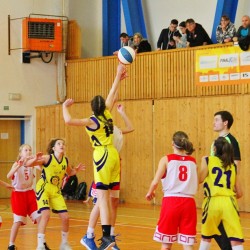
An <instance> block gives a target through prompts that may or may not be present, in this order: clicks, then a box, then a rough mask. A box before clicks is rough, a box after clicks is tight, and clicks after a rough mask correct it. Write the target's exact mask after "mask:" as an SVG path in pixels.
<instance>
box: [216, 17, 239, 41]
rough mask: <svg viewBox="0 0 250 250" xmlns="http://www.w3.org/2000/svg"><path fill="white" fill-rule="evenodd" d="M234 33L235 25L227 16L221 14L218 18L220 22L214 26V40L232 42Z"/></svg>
mask: <svg viewBox="0 0 250 250" xmlns="http://www.w3.org/2000/svg"><path fill="white" fill-rule="evenodd" d="M235 34H236V29H235V26H234V24H233V23H232V22H230V19H229V17H228V16H226V15H223V16H222V17H221V20H220V24H219V25H218V26H217V28H216V40H217V42H218V43H228V42H232V40H233V37H234V36H235Z"/></svg>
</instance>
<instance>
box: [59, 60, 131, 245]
mask: <svg viewBox="0 0 250 250" xmlns="http://www.w3.org/2000/svg"><path fill="white" fill-rule="evenodd" d="M126 77H127V73H126V68H125V66H124V65H123V64H118V67H117V73H116V77H115V79H114V82H113V84H112V87H111V89H110V91H109V94H108V96H107V99H106V100H105V99H104V98H103V97H102V96H100V95H98V96H95V97H94V98H93V99H92V101H91V108H92V111H93V115H91V116H90V117H89V118H84V119H76V118H72V117H71V115H70V113H69V110H68V107H70V106H71V105H72V104H73V103H74V101H73V100H72V99H67V100H66V101H65V102H64V103H63V117H64V120H65V123H66V124H68V125H74V126H85V127H86V132H87V134H88V135H89V138H90V142H91V144H92V146H93V148H94V152H93V165H94V180H95V184H96V189H97V197H98V202H99V208H100V217H101V224H102V231H103V237H102V239H101V245H100V247H99V249H101V250H104V249H108V248H109V247H113V246H114V245H115V241H114V239H113V238H112V237H111V236H110V230H111V212H110V198H109V196H110V193H109V190H115V189H116V186H118V185H119V183H120V159H119V154H118V152H117V150H116V148H115V147H114V145H113V129H114V125H113V120H112V116H111V113H110V109H111V108H112V107H113V105H114V102H115V100H116V96H117V92H118V88H119V83H120V80H122V79H124V78H126Z"/></svg>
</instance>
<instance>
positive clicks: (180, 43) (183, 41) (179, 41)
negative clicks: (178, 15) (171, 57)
mask: <svg viewBox="0 0 250 250" xmlns="http://www.w3.org/2000/svg"><path fill="white" fill-rule="evenodd" d="M179 29H180V31H181V37H179V36H173V39H174V40H175V44H176V48H186V47H187V32H186V22H181V23H180V24H179Z"/></svg>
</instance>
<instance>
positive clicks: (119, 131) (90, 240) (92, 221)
mask: <svg viewBox="0 0 250 250" xmlns="http://www.w3.org/2000/svg"><path fill="white" fill-rule="evenodd" d="M117 111H118V113H119V114H120V115H121V117H122V119H123V122H124V124H125V126H124V127H122V128H118V127H117V126H114V138H113V139H114V140H113V144H114V146H115V148H116V149H117V151H118V153H120V151H121V149H122V145H123V135H124V134H128V133H131V132H133V131H134V127H133V125H132V122H131V121H130V119H129V118H128V116H127V114H126V112H125V110H124V106H123V105H121V104H119V105H117ZM91 190H92V193H91V196H92V197H93V198H94V199H95V200H96V199H97V194H96V185H95V183H94V182H93V184H92V188H91ZM119 194H120V185H117V186H116V191H115V190H113V191H112V194H111V195H112V196H111V197H110V200H111V231H110V235H111V238H113V239H114V240H115V223H116V217H117V209H118V205H119ZM99 215H100V211H99V203H98V199H97V203H96V206H94V207H93V209H92V211H91V213H90V217H89V225H88V229H87V233H86V234H85V235H84V236H83V238H82V239H81V244H82V245H83V246H85V247H86V248H87V249H91V250H93V249H96V248H97V247H96V244H95V241H94V236H95V235H94V230H95V227H96V225H97V221H98V218H99ZM115 242H116V241H115ZM119 249H120V248H119V247H118V246H117V243H115V245H114V246H113V247H112V250H119Z"/></svg>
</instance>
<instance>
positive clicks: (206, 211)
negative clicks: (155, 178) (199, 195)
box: [199, 137, 244, 250]
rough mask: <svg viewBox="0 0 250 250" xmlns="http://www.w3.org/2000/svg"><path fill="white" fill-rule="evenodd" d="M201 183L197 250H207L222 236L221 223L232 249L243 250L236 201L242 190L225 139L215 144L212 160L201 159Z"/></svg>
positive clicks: (231, 151)
mask: <svg viewBox="0 0 250 250" xmlns="http://www.w3.org/2000/svg"><path fill="white" fill-rule="evenodd" d="M200 182H203V189H204V195H205V197H204V201H203V204H202V212H203V213H202V226H201V235H202V240H201V244H200V248H199V249H200V250H208V249H210V245H211V243H210V242H211V239H212V238H214V236H215V235H221V232H220V230H219V229H218V226H219V224H220V222H222V223H223V225H224V228H225V232H226V234H227V237H228V239H229V240H230V243H231V246H232V249H233V250H242V249H243V245H242V243H243V242H244V239H243V233H242V228H241V224H240V218H239V213H238V204H237V200H236V199H237V198H240V197H241V196H242V190H241V187H240V183H239V180H238V178H237V166H236V164H235V163H234V159H233V148H232V145H231V144H230V143H229V142H228V141H227V139H225V138H224V137H219V138H218V139H217V140H215V141H214V156H209V157H203V158H202V163H201V171H200Z"/></svg>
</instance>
